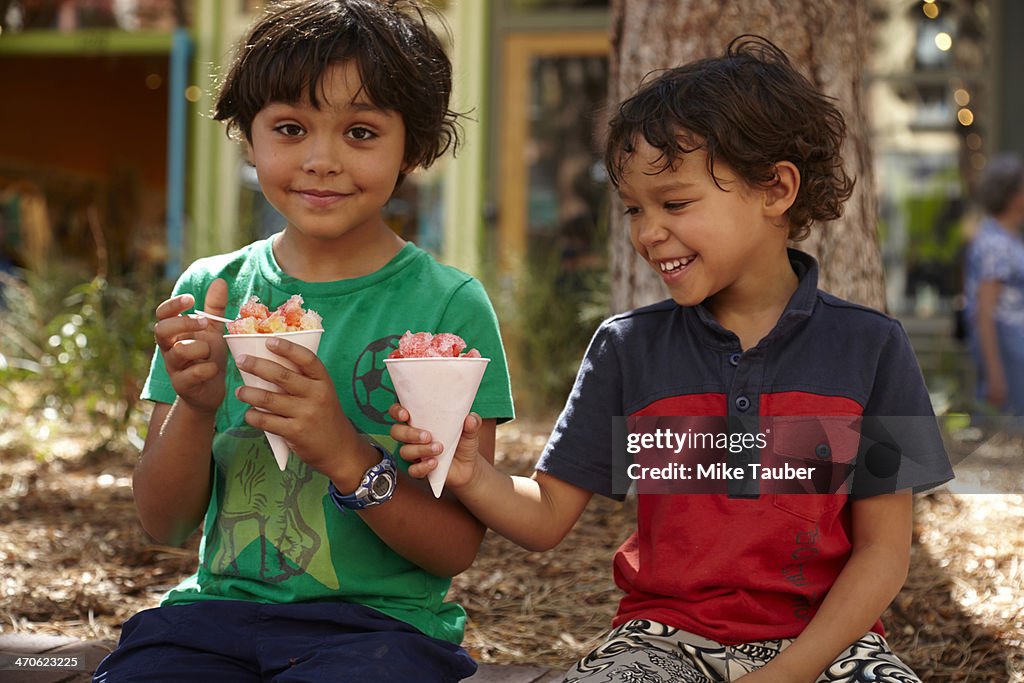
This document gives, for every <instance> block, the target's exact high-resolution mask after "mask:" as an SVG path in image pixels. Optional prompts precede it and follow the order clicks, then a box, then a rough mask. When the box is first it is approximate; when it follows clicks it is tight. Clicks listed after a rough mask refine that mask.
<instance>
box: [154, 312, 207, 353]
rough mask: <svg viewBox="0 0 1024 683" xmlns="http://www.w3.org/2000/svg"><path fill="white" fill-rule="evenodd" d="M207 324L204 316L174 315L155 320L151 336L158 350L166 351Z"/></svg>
mask: <svg viewBox="0 0 1024 683" xmlns="http://www.w3.org/2000/svg"><path fill="white" fill-rule="evenodd" d="M209 324H210V321H209V320H207V319H206V318H193V317H190V316H183V315H175V316H173V317H170V318H164V319H162V320H159V321H157V323H156V324H155V325H154V326H153V337H154V338H155V339H156V343H157V345H158V346H159V347H160V350H161V351H162V352H164V353H166V352H167V350H168V349H170V348H171V347H172V346H174V344H175V343H177V342H179V341H181V340H183V339H190V338H192V336H194V335H195V334H197V333H199V332H202V331H203V330H205V329H207V327H209Z"/></svg>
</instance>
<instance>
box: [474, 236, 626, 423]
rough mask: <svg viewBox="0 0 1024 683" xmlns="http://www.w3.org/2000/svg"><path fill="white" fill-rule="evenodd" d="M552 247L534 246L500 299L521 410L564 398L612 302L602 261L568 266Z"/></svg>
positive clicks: (543, 410)
mask: <svg viewBox="0 0 1024 683" xmlns="http://www.w3.org/2000/svg"><path fill="white" fill-rule="evenodd" d="M547 246H549V247H550V248H534V249H531V255H530V257H529V260H528V261H526V262H524V263H522V264H521V266H520V268H518V269H516V271H515V275H514V276H513V278H512V280H511V282H510V286H508V287H506V288H505V292H504V296H499V297H498V298H496V299H495V307H496V309H497V312H498V317H499V319H500V320H501V325H502V333H503V336H504V338H505V343H506V352H507V353H508V355H509V364H510V372H511V375H512V384H513V386H512V389H513V393H514V395H515V399H516V406H517V411H518V412H525V413H529V414H534V415H546V414H550V413H551V411H554V410H558V409H559V408H561V407H562V405H563V404H564V403H565V399H566V397H567V396H568V395H569V391H570V389H571V388H572V384H573V380H574V379H575V377H576V371H577V370H578V369H579V365H580V361H581V360H582V358H583V353H584V352H585V351H586V348H587V344H588V343H589V341H590V338H591V337H592V336H593V334H594V330H595V329H597V326H598V325H599V324H600V323H601V321H602V320H603V319H604V318H605V317H606V316H607V315H608V308H609V305H610V303H609V302H610V297H609V289H608V288H609V283H608V272H607V269H606V268H604V267H603V265H602V264H600V263H599V264H595V265H594V266H591V267H581V268H566V267H565V263H564V262H563V261H562V255H561V253H560V251H559V250H558V249H557V248H555V247H554V246H553V245H547ZM489 289H491V290H492V291H493V286H489Z"/></svg>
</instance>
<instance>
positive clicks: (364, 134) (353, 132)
mask: <svg viewBox="0 0 1024 683" xmlns="http://www.w3.org/2000/svg"><path fill="white" fill-rule="evenodd" d="M346 135H348V136H349V137H350V138H352V139H353V140H372V139H373V138H375V137H377V134H376V133H374V132H373V131H372V130H370V129H369V128H364V127H363V126H356V127H355V128H350V129H349V131H348V133H346Z"/></svg>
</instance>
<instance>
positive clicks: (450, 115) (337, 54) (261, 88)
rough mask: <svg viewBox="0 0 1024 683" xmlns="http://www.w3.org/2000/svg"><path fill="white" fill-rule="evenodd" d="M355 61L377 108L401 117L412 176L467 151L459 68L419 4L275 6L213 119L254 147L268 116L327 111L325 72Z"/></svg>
mask: <svg viewBox="0 0 1024 683" xmlns="http://www.w3.org/2000/svg"><path fill="white" fill-rule="evenodd" d="M347 60H353V61H354V62H355V64H356V65H357V67H358V69H359V76H360V78H361V80H362V90H363V91H364V92H365V93H366V96H367V97H368V98H369V99H370V101H371V102H372V103H373V104H374V105H376V106H378V107H380V108H381V109H386V110H393V111H396V112H398V113H399V114H400V115H401V117H402V121H403V122H404V124H405V157H404V159H403V161H404V162H405V165H406V166H407V167H408V168H415V167H416V166H420V167H422V168H427V167H428V166H430V165H431V164H432V163H433V162H434V161H435V160H436V159H437V158H439V157H440V156H441V155H443V154H444V153H445V152H446V151H447V150H448V149H449V148H452V149H454V148H456V147H457V146H458V144H459V132H460V128H459V119H460V118H461V117H462V114H459V113H457V112H454V111H452V110H451V109H450V108H449V104H448V101H449V98H450V96H451V90H452V65H451V62H450V61H449V59H448V56H447V55H446V54H445V51H444V47H443V45H442V44H441V41H440V39H439V38H438V37H437V35H436V34H435V33H434V32H433V31H432V30H431V29H430V27H429V26H428V24H427V16H426V10H425V9H424V8H423V7H422V6H421V5H420V4H419V3H417V2H416V1H415V0H279V1H277V2H271V3H270V4H269V5H268V7H267V10H266V12H265V13H264V14H263V16H262V17H260V18H259V19H258V20H257V22H256V23H255V25H254V26H253V27H252V29H251V30H250V32H249V35H248V36H246V38H245V39H244V40H243V41H242V42H241V43H240V44H239V46H238V50H237V53H236V55H235V59H234V62H233V63H232V65H231V69H230V71H229V72H228V75H227V77H226V78H225V80H224V82H223V84H222V86H221V89H220V94H219V97H218V99H217V104H216V106H215V109H214V115H213V118H215V119H216V120H218V121H225V122H227V124H228V134H229V135H231V136H232V137H236V138H237V137H238V134H239V133H241V135H242V136H244V139H245V140H247V141H250V142H251V141H252V122H253V119H254V118H255V117H256V114H257V113H259V111H260V110H261V109H263V107H265V106H266V105H267V104H269V103H271V102H286V103H289V104H295V103H298V102H301V101H304V100H306V99H307V98H308V101H309V103H310V104H311V105H313V106H314V107H316V108H319V107H320V99H321V96H320V95H319V93H318V90H320V84H321V80H322V79H323V75H324V72H325V71H326V70H327V69H328V67H330V66H332V65H335V64H338V63H340V62H345V61H347Z"/></svg>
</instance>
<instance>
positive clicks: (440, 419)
mask: <svg viewBox="0 0 1024 683" xmlns="http://www.w3.org/2000/svg"><path fill="white" fill-rule="evenodd" d="M490 361H491V359H490V358H388V359H385V361H384V364H385V365H387V368H388V373H389V374H390V375H391V382H392V383H393V384H394V385H395V393H397V394H398V402H399V403H401V404H402V405H403V406H404V407H405V409H406V410H408V411H409V424H410V425H412V426H413V427H416V428H417V429H425V430H427V431H428V432H430V434H431V436H433V437H434V440H435V441H440V442H441V443H442V444H443V445H444V451H443V452H442V453H441V455H439V456H437V468H436V469H434V470H433V471H432V472H431V473H430V474H428V475H427V481H429V482H430V488H431V490H433V492H434V497H435V498H440V497H441V491H442V490H443V489H444V480H445V479H446V478H447V477H448V470H449V469H451V466H452V458H453V457H454V456H455V447H456V446H458V445H459V438H460V437H461V436H462V423H463V422H464V421H465V419H466V416H467V415H469V410H470V408H472V407H473V400H474V399H475V398H476V391H477V389H479V388H480V380H481V379H483V376H484V370H486V369H487V364H488V363H489V362H490Z"/></svg>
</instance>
